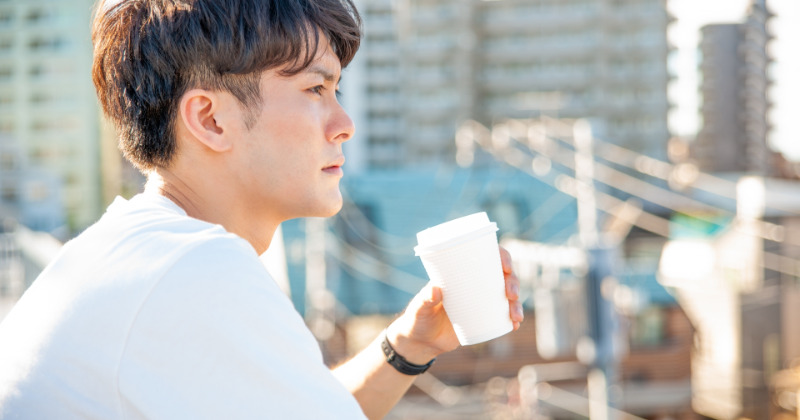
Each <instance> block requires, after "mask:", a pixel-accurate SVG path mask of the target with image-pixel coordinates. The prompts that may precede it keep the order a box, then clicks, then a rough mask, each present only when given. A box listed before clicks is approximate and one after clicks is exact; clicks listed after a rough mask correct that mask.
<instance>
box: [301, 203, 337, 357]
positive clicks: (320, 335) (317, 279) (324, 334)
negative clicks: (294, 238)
mask: <svg viewBox="0 0 800 420" xmlns="http://www.w3.org/2000/svg"><path fill="white" fill-rule="evenodd" d="M305 228H306V232H305V233H306V247H305V251H306V252H305V257H306V302H305V303H306V311H305V312H306V317H305V318H306V324H308V326H309V328H310V329H311V331H312V332H313V333H314V336H315V337H317V339H318V340H320V341H325V340H328V339H329V338H331V336H332V335H333V333H334V330H335V324H334V319H333V315H334V311H333V309H334V304H335V303H334V302H335V300H334V297H333V295H332V294H331V293H330V291H328V287H327V280H326V272H327V270H326V265H325V240H326V230H327V228H326V221H325V219H323V218H319V217H309V218H306V219H305Z"/></svg>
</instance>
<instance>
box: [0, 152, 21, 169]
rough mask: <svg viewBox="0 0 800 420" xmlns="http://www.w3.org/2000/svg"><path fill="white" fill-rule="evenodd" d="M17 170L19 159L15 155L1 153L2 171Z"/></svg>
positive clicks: (0, 163) (0, 167)
mask: <svg viewBox="0 0 800 420" xmlns="http://www.w3.org/2000/svg"><path fill="white" fill-rule="evenodd" d="M14 169H17V159H16V156H14V154H13V153H10V152H0V171H13V170H14Z"/></svg>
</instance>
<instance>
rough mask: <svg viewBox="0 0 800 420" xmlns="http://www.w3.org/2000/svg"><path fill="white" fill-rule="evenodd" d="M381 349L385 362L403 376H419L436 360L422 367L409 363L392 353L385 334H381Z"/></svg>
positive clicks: (394, 352) (392, 350) (392, 349)
mask: <svg viewBox="0 0 800 420" xmlns="http://www.w3.org/2000/svg"><path fill="white" fill-rule="evenodd" d="M381 349H383V354H385V355H386V362H388V363H389V364H390V365H392V367H394V368H395V369H397V371H398V372H400V373H402V374H404V375H421V374H423V373H425V371H427V370H428V369H429V368H430V367H431V366H432V365H433V362H435V361H436V358H434V359H433V360H431V361H430V362H428V363H426V364H424V365H417V364H414V363H411V362H409V361H408V360H406V358H405V357H403V356H401V355H399V354H397V352H396V351H394V348H393V347H392V345H391V344H389V339H388V338H387V337H386V332H384V333H383V342H381Z"/></svg>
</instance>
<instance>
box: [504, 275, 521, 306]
mask: <svg viewBox="0 0 800 420" xmlns="http://www.w3.org/2000/svg"><path fill="white" fill-rule="evenodd" d="M505 278H506V297H507V298H508V300H519V279H518V278H517V275H516V274H514V273H510V274H506V276H505Z"/></svg>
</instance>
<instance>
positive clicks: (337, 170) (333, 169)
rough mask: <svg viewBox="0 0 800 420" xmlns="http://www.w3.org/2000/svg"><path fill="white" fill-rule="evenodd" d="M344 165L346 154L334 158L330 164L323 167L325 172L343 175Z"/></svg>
mask: <svg viewBox="0 0 800 420" xmlns="http://www.w3.org/2000/svg"><path fill="white" fill-rule="evenodd" d="M343 165H344V156H340V157H338V158H336V159H335V160H333V161H332V162H331V163H330V164H328V166H325V167H324V168H322V171H323V172H326V173H329V174H332V175H342V173H343V172H342V166H343Z"/></svg>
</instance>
